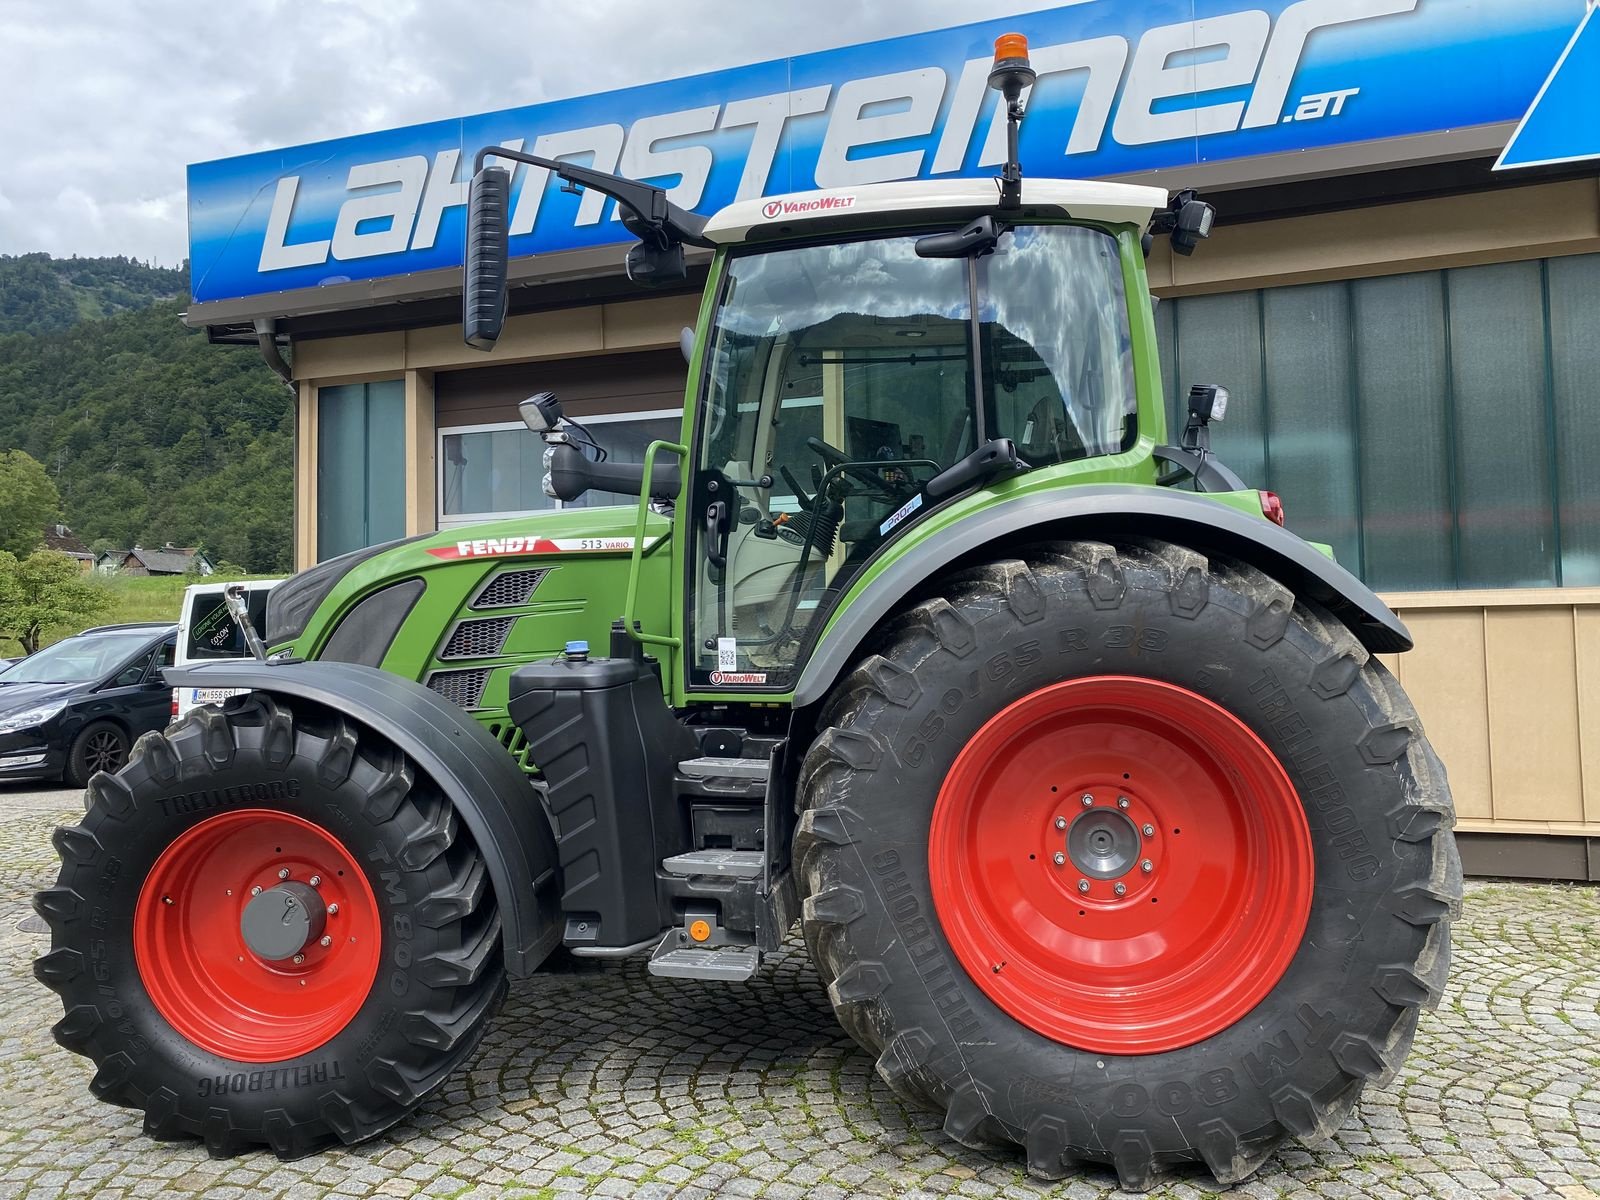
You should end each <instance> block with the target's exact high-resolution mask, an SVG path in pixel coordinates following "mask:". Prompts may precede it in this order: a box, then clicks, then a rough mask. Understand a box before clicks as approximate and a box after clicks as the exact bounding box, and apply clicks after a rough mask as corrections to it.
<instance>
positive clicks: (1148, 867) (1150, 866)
mask: <svg viewBox="0 0 1600 1200" xmlns="http://www.w3.org/2000/svg"><path fill="white" fill-rule="evenodd" d="M1155 869H1156V865H1155V863H1153V862H1151V861H1150V860H1149V859H1148V858H1147V859H1145V860H1144V861H1143V862H1142V863H1140V864H1139V870H1141V871H1143V872H1144V873H1145V874H1146V875H1148V874H1150V872H1151V871H1154V870H1155Z"/></svg>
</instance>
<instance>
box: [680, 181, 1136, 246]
mask: <svg viewBox="0 0 1600 1200" xmlns="http://www.w3.org/2000/svg"><path fill="white" fill-rule="evenodd" d="M999 204H1000V193H999V188H998V187H997V186H996V184H995V182H994V180H992V179H940V180H911V181H908V182H906V183H871V184H863V185H862V186H860V187H854V188H833V189H830V190H828V191H823V192H795V193H793V194H791V195H788V196H764V197H762V198H760V199H757V200H741V201H740V202H738V203H737V204H730V205H728V207H727V208H724V209H723V210H722V211H720V212H718V213H717V214H716V215H714V216H713V217H712V218H711V219H710V221H708V222H707V224H706V230H705V232H706V237H708V238H710V239H711V240H712V241H713V242H716V243H717V244H718V245H729V244H734V243H739V242H744V241H748V240H749V239H750V235H751V232H752V231H753V230H757V229H763V228H776V227H784V228H791V229H793V230H794V232H796V233H803V232H804V225H805V224H806V223H807V222H812V221H819V220H835V221H836V220H839V219H841V218H858V219H859V221H860V224H861V225H862V226H864V227H870V226H873V225H879V224H882V223H883V218H884V217H887V216H902V215H903V216H921V215H926V216H929V217H933V218H935V219H937V215H938V213H940V212H941V211H946V210H949V211H953V212H958V213H971V212H974V211H975V210H998V208H999ZM1022 205H1023V207H1024V208H1025V209H1034V210H1035V211H1038V210H1041V209H1043V210H1054V211H1055V212H1058V213H1060V214H1061V215H1063V216H1069V217H1071V218H1072V219H1074V220H1077V221H1103V222H1105V223H1107V224H1112V225H1137V226H1139V227H1140V228H1143V227H1144V226H1146V225H1148V224H1149V222H1150V218H1151V216H1152V215H1154V213H1155V212H1156V210H1157V209H1162V208H1165V207H1166V206H1167V193H1166V192H1165V191H1164V190H1163V189H1161V188H1152V187H1138V186H1135V185H1133V184H1126V183H1093V182H1089V181H1085V180H1075V179H1024V180H1023V181H1022ZM855 223H856V221H855V220H850V221H849V224H852V225H853V224H855Z"/></svg>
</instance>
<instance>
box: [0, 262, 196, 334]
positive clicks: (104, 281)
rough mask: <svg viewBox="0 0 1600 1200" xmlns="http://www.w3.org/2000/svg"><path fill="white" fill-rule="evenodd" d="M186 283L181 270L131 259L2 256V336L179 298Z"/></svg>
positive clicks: (52, 329)
mask: <svg viewBox="0 0 1600 1200" xmlns="http://www.w3.org/2000/svg"><path fill="white" fill-rule="evenodd" d="M188 282H189V279H188V272H186V271H184V270H183V269H182V268H167V267H150V266H146V265H145V264H144V263H141V262H136V261H135V260H133V259H131V258H51V257H50V256H49V255H48V254H20V255H10V254H0V333H60V332H62V331H64V330H67V329H71V328H72V327H73V326H74V325H76V324H77V323H78V322H79V321H87V320H93V319H95V318H96V317H109V316H112V315H114V314H116V313H119V312H127V311H129V310H131V309H137V308H148V307H149V306H150V305H151V304H154V303H155V302H156V301H157V300H173V299H177V298H178V297H180V296H182V295H184V294H185V293H186V292H187V290H188Z"/></svg>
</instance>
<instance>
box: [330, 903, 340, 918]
mask: <svg viewBox="0 0 1600 1200" xmlns="http://www.w3.org/2000/svg"><path fill="white" fill-rule="evenodd" d="M328 915H329V916H330V917H336V916H338V915H339V906H338V905H337V904H330V905H328Z"/></svg>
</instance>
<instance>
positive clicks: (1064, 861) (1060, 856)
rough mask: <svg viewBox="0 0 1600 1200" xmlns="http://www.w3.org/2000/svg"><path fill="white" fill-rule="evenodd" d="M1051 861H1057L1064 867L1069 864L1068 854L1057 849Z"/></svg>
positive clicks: (1057, 864)
mask: <svg viewBox="0 0 1600 1200" xmlns="http://www.w3.org/2000/svg"><path fill="white" fill-rule="evenodd" d="M1050 861H1051V862H1053V863H1055V864H1056V866H1058V867H1064V866H1066V865H1067V856H1066V855H1065V854H1063V853H1061V851H1059V850H1057V851H1056V852H1055V854H1053V855H1052V856H1051V858H1050Z"/></svg>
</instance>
